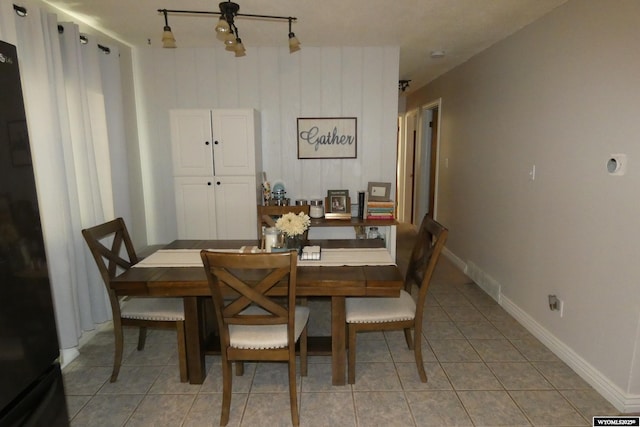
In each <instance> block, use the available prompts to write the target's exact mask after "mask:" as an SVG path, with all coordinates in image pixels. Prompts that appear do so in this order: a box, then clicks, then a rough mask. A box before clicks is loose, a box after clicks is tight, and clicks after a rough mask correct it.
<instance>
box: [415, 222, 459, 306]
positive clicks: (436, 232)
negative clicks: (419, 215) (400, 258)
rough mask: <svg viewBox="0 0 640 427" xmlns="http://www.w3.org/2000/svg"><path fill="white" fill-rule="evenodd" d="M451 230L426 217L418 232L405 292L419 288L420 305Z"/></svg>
mask: <svg viewBox="0 0 640 427" xmlns="http://www.w3.org/2000/svg"><path fill="white" fill-rule="evenodd" d="M448 234H449V230H447V229H446V228H445V227H444V226H442V225H441V224H439V223H438V222H436V221H435V220H434V219H432V218H430V217H429V216H427V215H425V216H424V218H423V219H422V223H421V224H420V229H419V230H418V236H417V238H416V242H415V244H414V246H413V250H412V251H411V258H410V260H409V267H408V268H407V274H406V277H405V290H406V291H407V292H409V293H410V292H411V286H412V285H414V284H415V285H416V286H418V288H419V294H418V303H419V304H422V303H423V302H424V298H425V297H426V292H427V288H428V286H429V283H430V282H431V277H432V276H433V272H434V270H435V268H436V264H437V263H438V258H439V257H440V253H441V252H442V249H444V244H445V242H446V240H447V236H448Z"/></svg>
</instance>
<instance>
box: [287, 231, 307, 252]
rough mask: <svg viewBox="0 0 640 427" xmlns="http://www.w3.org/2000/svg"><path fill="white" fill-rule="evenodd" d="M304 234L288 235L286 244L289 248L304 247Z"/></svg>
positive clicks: (298, 248) (297, 248)
mask: <svg viewBox="0 0 640 427" xmlns="http://www.w3.org/2000/svg"><path fill="white" fill-rule="evenodd" d="M302 244H303V241H302V235H301V234H298V235H295V236H287V239H286V245H287V248H288V249H295V250H296V251H298V250H300V248H302Z"/></svg>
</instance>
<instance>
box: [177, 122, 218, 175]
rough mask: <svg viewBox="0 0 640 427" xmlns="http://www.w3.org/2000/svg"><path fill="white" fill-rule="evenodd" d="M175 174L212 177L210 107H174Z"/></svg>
mask: <svg viewBox="0 0 640 427" xmlns="http://www.w3.org/2000/svg"><path fill="white" fill-rule="evenodd" d="M169 116H170V120H171V148H172V158H173V175H174V176H212V175H213V150H212V134H211V110H171V111H170V112H169Z"/></svg>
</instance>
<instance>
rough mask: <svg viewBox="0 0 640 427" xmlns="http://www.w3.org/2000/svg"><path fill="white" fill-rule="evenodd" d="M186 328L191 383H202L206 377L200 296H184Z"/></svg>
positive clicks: (188, 369) (188, 368) (188, 370)
mask: <svg viewBox="0 0 640 427" xmlns="http://www.w3.org/2000/svg"><path fill="white" fill-rule="evenodd" d="M184 328H185V340H186V345H187V372H188V373H189V382H190V383H191V384H202V383H203V382H204V378H205V375H206V374H205V365H204V352H203V343H202V338H201V336H200V335H201V334H200V310H198V297H184Z"/></svg>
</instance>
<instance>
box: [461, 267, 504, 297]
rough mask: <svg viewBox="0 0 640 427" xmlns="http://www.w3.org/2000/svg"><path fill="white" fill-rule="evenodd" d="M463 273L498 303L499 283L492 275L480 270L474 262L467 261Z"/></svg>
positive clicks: (499, 294)
mask: <svg viewBox="0 0 640 427" xmlns="http://www.w3.org/2000/svg"><path fill="white" fill-rule="evenodd" d="M464 273H465V274H466V275H467V276H469V278H470V279H471V280H473V281H474V283H476V284H477V285H478V286H480V288H481V289H482V290H484V291H485V292H486V293H487V294H489V296H490V297H491V298H493V299H494V300H496V301H497V302H498V304H499V303H500V296H501V295H502V293H501V285H500V283H498V282H497V281H496V280H495V279H494V278H493V277H491V276H489V275H488V274H487V273H485V272H484V271H482V270H481V269H480V267H478V266H477V265H476V264H475V263H473V262H471V261H467V263H466V267H465V269H464Z"/></svg>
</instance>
